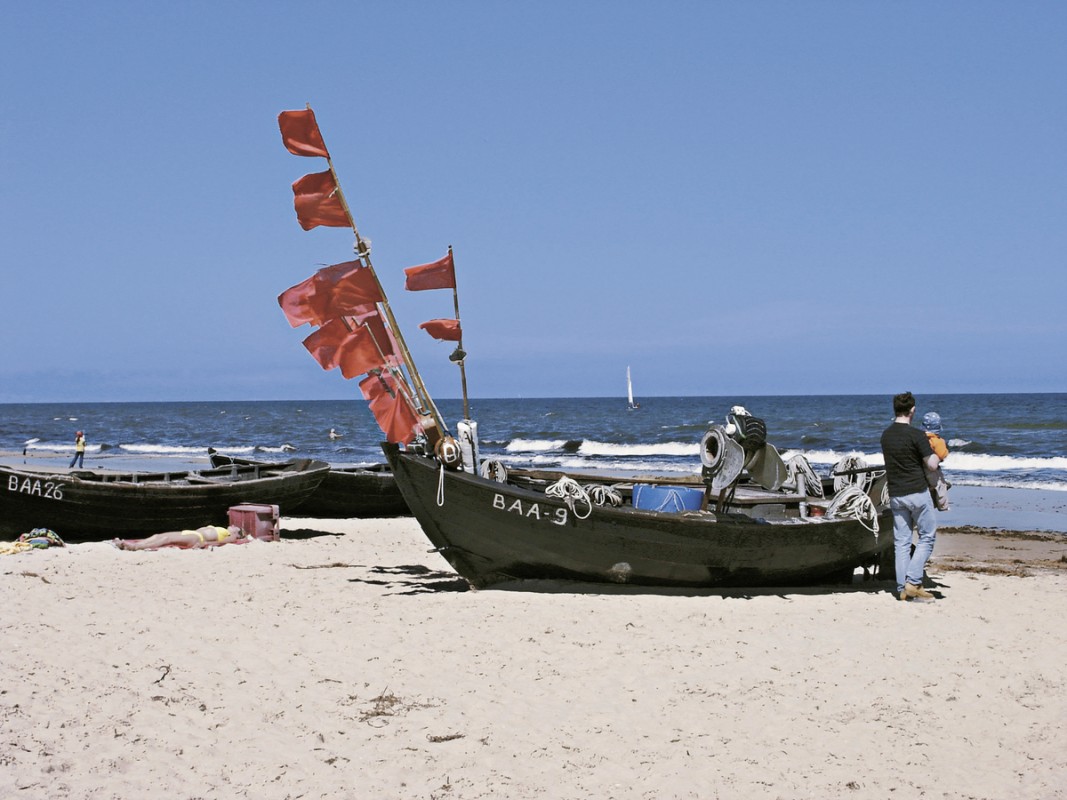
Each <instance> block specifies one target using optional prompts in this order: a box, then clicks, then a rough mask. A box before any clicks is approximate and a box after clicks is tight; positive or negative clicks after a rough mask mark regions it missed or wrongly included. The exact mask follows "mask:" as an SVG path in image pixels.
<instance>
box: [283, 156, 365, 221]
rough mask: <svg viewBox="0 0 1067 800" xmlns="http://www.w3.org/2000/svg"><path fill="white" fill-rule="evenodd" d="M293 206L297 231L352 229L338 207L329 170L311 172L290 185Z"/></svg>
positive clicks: (335, 187)
mask: <svg viewBox="0 0 1067 800" xmlns="http://www.w3.org/2000/svg"><path fill="white" fill-rule="evenodd" d="M293 206H294V207H295V208H296V218H297V220H298V221H299V222H300V227H301V228H303V229H304V230H306V231H309V230H311V229H312V228H314V227H315V226H317V225H323V226H325V227H328V228H347V227H350V226H351V225H352V222H351V220H349V218H348V212H346V211H345V207H344V206H343V205H342V204H341V197H340V195H339V194H338V189H337V181H335V180H334V177H333V173H332V172H330V171H329V170H326V171H325V172H312V173H310V174H308V175H305V176H304V177H303V178H300V179H299V180H297V181H295V182H294V183H293Z"/></svg>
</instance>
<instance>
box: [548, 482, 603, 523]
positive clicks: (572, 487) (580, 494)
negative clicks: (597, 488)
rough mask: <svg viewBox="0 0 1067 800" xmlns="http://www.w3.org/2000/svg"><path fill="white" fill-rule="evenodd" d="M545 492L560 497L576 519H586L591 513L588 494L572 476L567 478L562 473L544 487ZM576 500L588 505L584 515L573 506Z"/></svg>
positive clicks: (591, 502)
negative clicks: (561, 475)
mask: <svg viewBox="0 0 1067 800" xmlns="http://www.w3.org/2000/svg"><path fill="white" fill-rule="evenodd" d="M545 494H546V495H548V496H549V497H560V498H562V499H563V502H564V503H565V504H566V505H567V508H569V509H570V510H571V513H572V514H574V516H575V517H577V518H578V519H588V518H589V515H590V514H592V513H593V501H592V500H590V499H589V494H588V493H587V492H586V491H585V489H583V488H582V487H581V486H580V485H579V484H578V481H576V480H575V479H574V478H569V477H567V476H566V475H564V476H563V477H562V478H560V479H559V480H558V481H556V482H555V483H553V484H552V485H551V486H548V487H546V488H545ZM578 500H580V501H581V502H583V503H585V504H586V506H588V508H587V509H586V512H585V514H584V515H583V514H579V513H578V509H576V508H575V507H574V504H575V501H578Z"/></svg>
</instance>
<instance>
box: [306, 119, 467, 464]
mask: <svg viewBox="0 0 1067 800" xmlns="http://www.w3.org/2000/svg"><path fill="white" fill-rule="evenodd" d="M306 105H307V109H308V111H311V110H312V109H311V104H310V103H307V104H306ZM320 135H321V133H320ZM326 163H327V165H328V166H329V167H330V175H331V176H332V177H333V182H334V186H336V187H337V199H338V200H340V201H341V207H342V208H343V209H344V210H345V214H346V215H347V216H348V222H349V224H350V225H351V226H352V233H354V234H355V237H356V245H355V248H354V249H355V252H356V255H357V256H358V257H359V259H360V260H361V261H362V262H363V263H364V265H365V266H366V267H367V269H369V270H370V273H371V275H373V276H374V282H375V283H376V284H377V285H378V291H379V292H380V293H381V296H382V299H381V301H380V304H381V306H382V310H383V311H384V312H385V316H386V319H387V320H388V322H389V327H390V328H391V329H392V332H393V336H394V337H395V338H396V342H397V345H399V347H400V354H401V357H402V358H403V359H404V364H405V366H407V368H408V373H409V374H410V376H411V381H412V383H414V384H415V393H416V396H417V397H418V399H419V401H420V402H421V403H422V404H423V406H424V407H425V408H426V409H428V410H429V412H430V414H431V415H432V416H433V419H434V423H435V424H436V426H437V430H438V431H440V432H441V433H447V431H448V428H446V427H445V424H444V420H443V419H442V417H441V412H440V411H438V410H437V406H436V405H435V404H434V402H433V398H432V397H430V393H429V392H428V391H427V389H426V384H424V383H423V381H422V376H421V375H420V374H419V371H418V369H417V368H416V366H415V359H414V358H412V356H411V351H410V350H409V349H408V346H407V342H405V341H404V334H403V332H402V331H401V330H400V326H399V325H398V324H397V321H396V317H394V316H393V310H392V308H390V306H389V299H388V297H387V295H386V294H385V289H384V287H383V286H382V282H381V280H379V278H378V273H377V272H375V270H374V265H373V264H372V263H371V260H370V248H369V247H367V243H366V242H365V241H364V240H363V237H362V236H360V235H359V228H358V227H356V220H355V217H353V216H352V210H351V209H350V208H349V207H348V201H347V200H346V199H345V193H344V192H343V191H342V190H341V181H340V180H339V179H338V178H337V171H336V170H335V169H334V167H333V159H331V158H330V157H329V156H326ZM456 303H457V308H458V303H459V300H458V299H457V300H456ZM457 313H458V312H457ZM438 435H440V434H438ZM427 438H429V439H430V440H431V442H430V444H431V445H432V444H434V443H435V442H434V441H433V440H434V439H435V437H434V436H430V435H428V436H427Z"/></svg>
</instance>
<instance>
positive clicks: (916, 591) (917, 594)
mask: <svg viewBox="0 0 1067 800" xmlns="http://www.w3.org/2000/svg"><path fill="white" fill-rule="evenodd" d="M903 594H904V595H905V597H906V598H907V599H908V600H933V599H934V596H933V595H932V594H930V593H929V592H928V591H926V590H925V589H924V588H923V587H921V586H916V585H915V584H914V583H905V584H904V592H903Z"/></svg>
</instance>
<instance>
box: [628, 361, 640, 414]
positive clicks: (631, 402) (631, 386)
mask: <svg viewBox="0 0 1067 800" xmlns="http://www.w3.org/2000/svg"><path fill="white" fill-rule="evenodd" d="M626 401H627V402H626V407H627V408H637V406H635V405H634V383H633V381H632V380H630V368H629V367H627V368H626Z"/></svg>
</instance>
